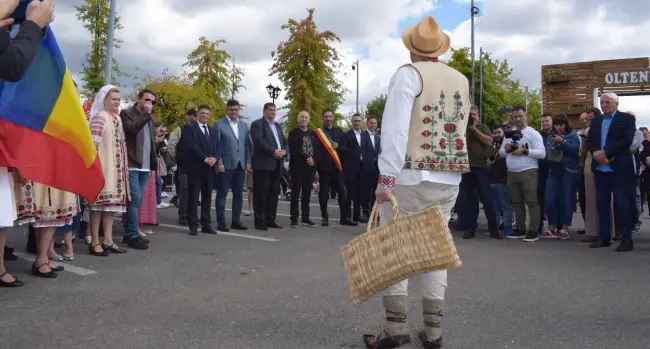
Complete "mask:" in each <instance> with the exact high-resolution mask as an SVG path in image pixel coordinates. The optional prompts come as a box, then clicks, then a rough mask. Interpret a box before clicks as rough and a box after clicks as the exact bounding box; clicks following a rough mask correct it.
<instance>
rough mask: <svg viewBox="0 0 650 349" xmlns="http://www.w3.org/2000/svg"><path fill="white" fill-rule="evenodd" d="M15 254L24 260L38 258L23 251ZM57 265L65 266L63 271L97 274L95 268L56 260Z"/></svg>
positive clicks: (85, 274)
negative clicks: (91, 268)
mask: <svg viewBox="0 0 650 349" xmlns="http://www.w3.org/2000/svg"><path fill="white" fill-rule="evenodd" d="M14 254H15V255H16V256H18V257H20V258H22V259H24V260H27V261H30V262H34V261H35V260H36V257H35V256H33V255H29V254H26V253H23V252H14ZM56 265H60V266H62V267H64V268H65V269H64V270H63V271H69V272H71V273H73V274H77V275H80V276H88V275H93V274H97V272H96V271H94V270H90V269H86V268H82V267H77V266H75V265H72V264H68V263H62V262H56Z"/></svg>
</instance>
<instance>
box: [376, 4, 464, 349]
mask: <svg viewBox="0 0 650 349" xmlns="http://www.w3.org/2000/svg"><path fill="white" fill-rule="evenodd" d="M402 41H403V42H404V45H405V46H406V48H407V49H408V50H409V51H410V52H411V61H412V62H413V64H407V65H404V66H402V67H400V68H399V69H398V70H397V71H396V72H395V74H394V75H393V77H392V79H391V81H390V84H389V86H388V97H387V101H386V107H385V109H384V117H383V120H382V125H381V130H382V142H381V147H382V149H381V153H380V155H379V171H380V177H379V186H378V188H377V191H376V196H377V203H381V206H380V208H379V214H380V216H381V217H382V218H384V219H382V220H381V224H388V223H389V220H388V219H385V218H386V217H391V216H392V208H391V204H390V199H391V196H394V197H395V199H396V200H397V202H398V204H399V212H400V215H403V214H408V213H415V212H419V211H423V210H425V209H427V208H429V207H431V206H433V205H436V204H438V205H440V207H441V208H442V211H443V213H444V216H445V217H444V219H445V223H446V222H447V221H448V220H449V217H450V214H451V209H452V207H453V206H454V204H455V202H456V197H457V196H458V185H459V184H460V180H461V175H462V173H464V172H469V160H468V157H467V146H466V144H467V141H466V138H465V136H466V133H467V132H475V131H474V130H473V128H472V127H468V123H467V121H468V119H469V109H470V105H471V101H470V96H469V82H468V81H467V78H466V77H465V76H463V74H461V73H459V72H458V71H456V70H455V69H453V68H450V67H448V66H447V65H445V64H444V63H442V62H439V61H438V57H439V56H441V55H442V54H444V53H445V52H446V51H447V50H448V49H449V44H450V42H449V36H447V34H445V33H443V32H442V30H440V27H439V26H438V23H436V21H435V20H434V19H433V18H431V17H426V18H425V19H424V20H422V21H421V22H420V23H418V24H416V25H415V26H413V27H410V28H407V29H406V30H405V31H404V33H403V34H402ZM419 277H420V279H421V283H422V308H423V309H422V314H423V318H424V319H423V320H424V326H423V329H422V331H421V332H420V334H419V337H420V340H421V341H422V344H423V346H424V348H426V349H432V348H441V347H442V332H441V322H442V313H443V308H444V298H445V291H446V288H447V271H446V270H440V271H432V272H427V273H423V274H421V275H419ZM407 299H408V279H407V280H404V281H401V282H399V283H397V284H395V285H393V286H391V287H389V288H387V289H386V290H384V292H383V299H382V300H383V306H384V308H385V321H384V326H383V332H382V333H381V334H380V335H379V336H377V337H375V336H365V337H364V340H365V342H366V345H367V347H368V348H371V349H392V348H398V347H400V346H402V345H404V344H406V343H409V342H410V341H411V338H410V336H409V330H408V326H407V324H406V314H407V311H408V306H407Z"/></svg>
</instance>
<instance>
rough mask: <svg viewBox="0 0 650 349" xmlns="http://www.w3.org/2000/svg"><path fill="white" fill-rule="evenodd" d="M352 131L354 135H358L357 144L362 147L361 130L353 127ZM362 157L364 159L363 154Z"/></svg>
mask: <svg viewBox="0 0 650 349" xmlns="http://www.w3.org/2000/svg"><path fill="white" fill-rule="evenodd" d="M352 131H354V135H355V136H356V137H357V144H358V145H359V148H361V130H359V131H357V130H355V129H352ZM360 158H361V160H363V155H361V156H360Z"/></svg>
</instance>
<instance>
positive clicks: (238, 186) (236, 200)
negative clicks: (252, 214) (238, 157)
mask: <svg viewBox="0 0 650 349" xmlns="http://www.w3.org/2000/svg"><path fill="white" fill-rule="evenodd" d="M245 175H246V173H245V170H244V169H243V168H242V167H241V165H240V166H237V168H236V169H233V170H226V171H224V172H222V173H219V176H218V180H217V181H216V185H217V186H216V188H217V198H216V199H215V204H214V205H215V206H216V208H217V223H218V224H219V225H221V224H226V196H228V192H229V191H230V190H232V222H231V223H235V222H237V223H240V222H241V210H242V206H243V203H244V197H243V195H242V191H243V190H244V179H245Z"/></svg>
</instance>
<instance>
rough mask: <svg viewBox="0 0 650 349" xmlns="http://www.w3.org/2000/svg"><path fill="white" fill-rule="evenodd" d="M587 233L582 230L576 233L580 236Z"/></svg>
mask: <svg viewBox="0 0 650 349" xmlns="http://www.w3.org/2000/svg"><path fill="white" fill-rule="evenodd" d="M586 233H587V232H586V231H585V230H584V229H580V230H578V232H576V234H579V235H584V234H586Z"/></svg>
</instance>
